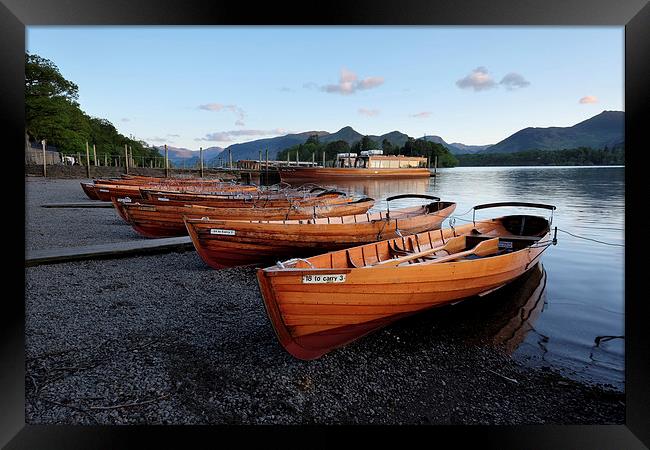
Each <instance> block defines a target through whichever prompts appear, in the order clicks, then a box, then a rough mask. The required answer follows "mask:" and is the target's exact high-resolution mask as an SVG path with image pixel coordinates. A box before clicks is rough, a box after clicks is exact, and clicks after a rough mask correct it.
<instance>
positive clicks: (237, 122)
mask: <svg viewBox="0 0 650 450" xmlns="http://www.w3.org/2000/svg"><path fill="white" fill-rule="evenodd" d="M235 125H237V126H238V127H243V126H245V125H246V124H245V123H244V121H243V120H237V121H236V122H235Z"/></svg>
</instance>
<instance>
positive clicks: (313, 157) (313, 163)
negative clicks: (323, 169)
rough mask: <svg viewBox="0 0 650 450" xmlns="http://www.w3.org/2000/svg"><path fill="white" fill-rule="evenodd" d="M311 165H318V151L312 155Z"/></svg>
mask: <svg viewBox="0 0 650 450" xmlns="http://www.w3.org/2000/svg"><path fill="white" fill-rule="evenodd" d="M311 165H312V166H315V165H316V150H314V153H312V154H311Z"/></svg>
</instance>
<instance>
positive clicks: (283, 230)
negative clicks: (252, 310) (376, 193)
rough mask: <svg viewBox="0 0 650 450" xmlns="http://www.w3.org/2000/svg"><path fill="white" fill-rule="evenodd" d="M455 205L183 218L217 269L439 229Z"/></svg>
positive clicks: (205, 257)
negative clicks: (261, 218) (288, 217)
mask: <svg viewBox="0 0 650 450" xmlns="http://www.w3.org/2000/svg"><path fill="white" fill-rule="evenodd" d="M455 208H456V204H455V203H450V202H437V203H431V204H430V205H427V206H420V207H412V208H404V209H402V210H395V211H391V213H390V217H391V219H386V213H385V212H378V213H367V214H360V215H354V216H344V217H332V218H324V219H316V220H315V221H314V220H306V221H298V220H293V221H274V222H245V221H234V220H212V219H189V218H186V219H185V225H186V227H187V231H188V233H189V235H190V237H191V238H192V242H193V243H194V247H195V248H196V250H197V252H198V254H199V255H200V256H201V258H202V259H203V261H205V263H206V264H208V265H209V266H210V267H212V268H215V269H221V268H224V267H232V266H239V265H246V264H254V263H264V262H274V261H278V260H282V259H286V258H289V257H304V256H313V255H315V254H317V253H322V252H324V251H332V250H338V249H343V248H348V247H351V246H355V245H361V244H366V243H370V242H376V241H378V240H383V239H389V238H393V237H396V236H398V234H397V233H398V230H399V232H400V233H402V234H414V233H419V232H422V231H426V230H434V229H437V228H440V225H441V223H442V221H443V220H445V219H446V218H447V217H448V216H449V215H450V214H451V213H452V212H453V211H454V209H455Z"/></svg>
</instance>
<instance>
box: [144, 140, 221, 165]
mask: <svg viewBox="0 0 650 450" xmlns="http://www.w3.org/2000/svg"><path fill="white" fill-rule="evenodd" d="M155 149H156V150H158V153H159V154H160V155H161V156H165V148H164V147H158V146H156V147H155ZM221 152H223V148H221V147H208V148H204V149H203V162H204V163H207V162H208V161H210V160H212V159H214V158H216V157H217V156H218V155H219V154H220V153H221ZM167 155H168V157H169V161H170V162H171V163H172V164H174V165H182V164H183V162H184V163H185V165H187V166H191V165H194V164H197V163H198V161H199V150H190V149H188V148H183V147H170V146H169V145H168V146H167Z"/></svg>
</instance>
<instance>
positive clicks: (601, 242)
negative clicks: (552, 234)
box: [557, 228, 625, 247]
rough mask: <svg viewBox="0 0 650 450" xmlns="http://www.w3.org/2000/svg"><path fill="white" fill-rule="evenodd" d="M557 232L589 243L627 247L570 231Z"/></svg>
mask: <svg viewBox="0 0 650 450" xmlns="http://www.w3.org/2000/svg"><path fill="white" fill-rule="evenodd" d="M557 231H561V232H562V233H566V234H570V235H571V236H573V237H575V238H578V239H584V240H587V241H593V242H598V243H599V244H604V245H613V246H616V247H625V244H615V243H612V242H605V241H599V240H598V239H592V238H588V237H584V236H578V235H577V234H573V233H571V232H570V231H567V230H562V229H560V228H558V229H557Z"/></svg>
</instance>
